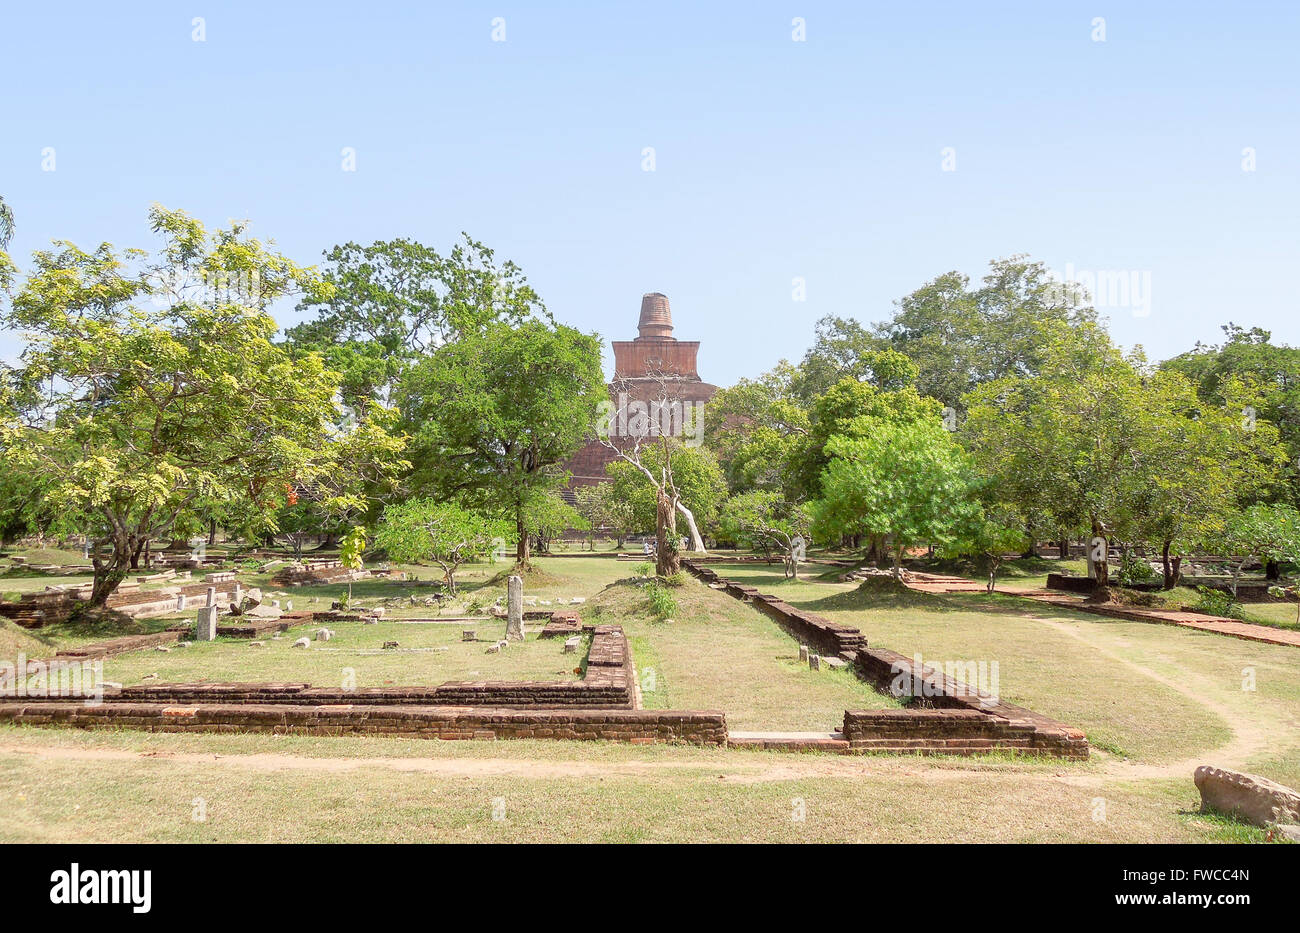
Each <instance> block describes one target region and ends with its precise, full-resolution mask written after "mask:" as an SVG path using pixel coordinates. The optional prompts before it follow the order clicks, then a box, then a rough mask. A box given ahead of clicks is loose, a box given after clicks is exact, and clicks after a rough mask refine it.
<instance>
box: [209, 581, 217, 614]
mask: <svg viewBox="0 0 1300 933" xmlns="http://www.w3.org/2000/svg"><path fill="white" fill-rule="evenodd" d="M216 604H217V588H216V587H215V586H210V587H208V608H209V609H211V608H212V607H213V606H215V605H216Z"/></svg>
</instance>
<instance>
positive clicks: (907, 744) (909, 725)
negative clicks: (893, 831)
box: [682, 560, 1088, 759]
mask: <svg viewBox="0 0 1300 933" xmlns="http://www.w3.org/2000/svg"><path fill="white" fill-rule="evenodd" d="M682 566H683V567H685V568H686V569H687V570H688V571H689V572H690V573H692V574H694V575H695V576H696V577H699V578H700V579H701V580H704V581H705V582H708V583H722V584H724V585H725V590H724V591H725V592H726V593H728V594H729V595H731V596H733V597H735V598H737V599H742V600H745V601H746V602H749V603H751V604H752V605H753V606H754V608H755V609H757V610H759V611H760V612H762V613H763V614H764V615H767V616H769V617H770V618H773V619H775V620H776V621H777V622H778V623H780V624H781V625H782V627H784V628H785V629H786V630H787V631H789V632H790V633H791V634H793V635H795V636H796V637H798V638H800V639H801V640H804V641H806V642H807V643H808V644H811V645H815V646H817V647H818V650H820V651H822V652H824V653H826V654H834V655H836V656H838V657H840V658H843V659H844V660H845V661H848V662H849V663H851V664H853V665H854V669H855V670H856V671H857V673H858V675H859V676H860V677H862V678H863V679H865V680H867V681H868V682H870V683H872V684H873V685H875V686H876V688H877V689H879V690H881V691H882V692H884V691H888V689H889V687H890V685H891V684H892V682H893V680H894V678H895V677H897V676H899V675H900V674H902V675H904V676H910V677H911V678H912V681H911V682H912V683H914V684H924V685H925V688H923V690H922V693H924V694H925V696H924V700H925V702H926V703H927V704H928V705H929V706H930V707H931V708H911V707H909V708H905V709H898V710H845V711H844V725H843V729H842V734H843V740H844V741H846V742H848V745H849V749H850V750H852V751H857V752H896V753H910V754H930V755H936V754H944V755H973V754H981V753H988V752H991V751H994V750H1009V751H1013V752H1016V753H1020V754H1027V755H1043V756H1049V757H1056V758H1076V759H1086V758H1087V757H1088V740H1087V737H1086V736H1085V735H1084V734H1083V732H1081V731H1080V730H1078V729H1074V728H1071V727H1070V726H1067V725H1065V724H1063V723H1060V722H1057V721H1056V720H1054V719H1051V718H1049V717H1047V716H1043V715H1040V714H1038V713H1035V712H1033V711H1032V710H1028V709H1024V708H1023V707H1020V706H1015V705H1014V704H1011V703H1005V702H1001V701H1000V700H999V699H995V698H992V697H988V696H981V695H979V694H978V693H977V692H976V691H974V690H972V689H970V688H969V687H968V686H967V685H966V684H963V683H961V682H960V681H957V680H954V679H953V678H951V677H948V676H946V675H944V674H943V673H941V672H937V671H934V670H932V669H930V668H929V667H925V668H924V669H921V670H918V669H917V668H916V664H915V662H914V661H913V659H911V658H908V657H906V656H905V655H901V654H899V653H898V652H896V651H890V650H888V649H885V648H872V647H869V646H868V645H867V640H866V638H865V637H864V636H863V635H862V633H861V632H860V631H858V630H857V629H851V627H849V626H845V625H842V624H840V623H836V622H831V621H829V620H827V619H824V618H823V617H821V616H818V615H815V614H813V613H807V612H803V611H802V610H800V609H796V608H795V607H793V606H790V605H789V604H788V603H786V602H784V601H783V600H781V599H779V598H777V597H775V596H767V595H764V594H762V593H760V592H758V590H757V589H756V588H755V587H751V586H743V585H741V584H737V583H734V582H732V581H730V580H725V579H723V578H722V577H719V576H718V574H717V572H716V571H714V570H711V569H710V568H708V567H701V566H699V565H698V564H696V562H695V561H692V560H684V561H682ZM846 629H850V630H851V632H852V634H850V633H849V632H846V631H845V630H846Z"/></svg>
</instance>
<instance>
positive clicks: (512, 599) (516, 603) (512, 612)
mask: <svg viewBox="0 0 1300 933" xmlns="http://www.w3.org/2000/svg"><path fill="white" fill-rule="evenodd" d="M523 640H524V579H523V577H521V576H519V575H518V574H513V573H512V574H511V575H510V578H509V579H508V580H507V581H506V641H523Z"/></svg>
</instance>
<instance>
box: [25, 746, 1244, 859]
mask: <svg viewBox="0 0 1300 933" xmlns="http://www.w3.org/2000/svg"><path fill="white" fill-rule="evenodd" d="M16 742H21V743H23V744H24V746H25V748H26V753H23V754H7V755H5V756H4V757H3V758H0V798H2V799H4V801H5V806H4V807H3V808H0V841H3V842H36V841H41V842H50V841H64V842H140V841H160V842H307V841H313V842H396V841H429V842H434V841H437V842H493V841H497V842H628V841H636V842H675V841H691V842H723V841H730V842H905V841H915V839H917V838H924V839H926V840H927V841H930V842H949V843H951V842H1065V841H1070V842H1175V841H1183V842H1198V841H1200V842H1208V841H1232V840H1236V839H1238V838H1246V839H1252V841H1253V839H1254V838H1257V835H1258V834H1255V833H1252V832H1251V831H1249V830H1242V829H1241V828H1240V827H1239V826H1238V825H1237V824H1232V823H1227V824H1225V823H1224V822H1222V821H1221V820H1220V819H1219V818H1214V817H1210V818H1204V817H1200V816H1198V815H1194V813H1193V811H1194V809H1195V805H1196V793H1195V790H1194V789H1193V788H1191V783H1190V781H1155V782H1143V783H1141V784H1134V783H1133V782H1123V781H1115V780H1101V779H1098V780H1093V779H1089V778H1086V777H1085V778H1082V779H1080V778H1079V777H1078V776H1077V775H1076V776H1074V777H1072V778H1071V777H1063V776H1061V775H1060V773H1059V772H1060V771H1061V770H1062V769H1061V767H1060V766H1059V765H1058V766H1056V767H1053V768H1042V767H1024V766H1017V765H1008V764H1001V763H996V762H995V763H991V764H988V765H984V766H982V767H977V768H971V769H970V770H963V771H955V770H953V769H954V768H958V767H962V768H970V766H969V764H968V763H953V762H945V761H936V762H918V761H915V760H911V759H908V760H897V761H896V760H890V759H881V758H870V759H845V758H827V757H825V756H790V755H780V754H773V753H762V752H735V751H721V750H714V749H679V748H666V747H656V748H630V747H626V746H607V745H601V744H597V743H590V744H588V743H554V742H553V743H543V742H495V743H469V742H465V743H458V742H451V743H441V742H402V741H401V740H385V739H293V738H285V737H274V736H265V735H244V736H212V737H199V736H182V735H146V734H140V733H135V734H122V735H113V734H106V733H95V734H78V733H70V732H54V731H38V730H19V729H14V728H12V727H4V728H0V746H4V747H10V746H12V745H13V744H14V743H16ZM411 746H419V748H418V749H414V748H411ZM214 752H217V753H219V754H220V755H221V757H220V758H214V756H213V753H214ZM372 756H382V757H372ZM1066 770H1069V769H1068V768H1067V769H1066ZM1098 797H1102V798H1104V799H1105V800H1106V802H1107V805H1106V818H1105V820H1101V821H1099V820H1096V819H1094V812H1095V801H1096V799H1097V798H1098ZM196 798H202V805H203V809H204V813H203V815H204V816H205V817H206V818H205V819H204V820H203V821H196V820H195V819H194V816H195V815H196V806H197V805H198V804H197V802H196ZM494 808H495V809H496V812H497V815H498V816H500V817H501V818H500V819H494V818H493V811H494ZM800 816H802V819H799V818H798V817H800Z"/></svg>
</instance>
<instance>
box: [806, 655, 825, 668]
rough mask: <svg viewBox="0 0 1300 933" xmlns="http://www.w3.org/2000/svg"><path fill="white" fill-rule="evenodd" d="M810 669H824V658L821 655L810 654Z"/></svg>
mask: <svg viewBox="0 0 1300 933" xmlns="http://www.w3.org/2000/svg"><path fill="white" fill-rule="evenodd" d="M808 669H809V670H813V671H820V670H821V669H822V659H821V656H820V655H816V654H810V655H808Z"/></svg>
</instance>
